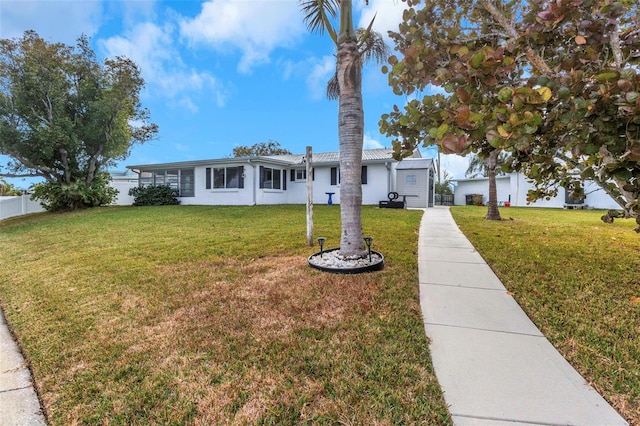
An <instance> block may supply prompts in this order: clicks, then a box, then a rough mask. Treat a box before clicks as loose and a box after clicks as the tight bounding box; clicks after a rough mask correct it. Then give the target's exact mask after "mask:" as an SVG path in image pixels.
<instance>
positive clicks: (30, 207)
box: [0, 195, 44, 220]
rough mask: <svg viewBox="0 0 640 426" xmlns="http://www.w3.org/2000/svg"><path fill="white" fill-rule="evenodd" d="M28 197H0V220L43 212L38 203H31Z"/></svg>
mask: <svg viewBox="0 0 640 426" xmlns="http://www.w3.org/2000/svg"><path fill="white" fill-rule="evenodd" d="M30 197H31V196H30V195H21V196H18V197H0V220H3V219H8V218H10V217H14V216H21V215H24V214H29V213H39V212H42V211H44V209H43V208H42V206H41V205H40V202H39V201H31V200H30Z"/></svg>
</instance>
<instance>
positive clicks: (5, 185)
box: [0, 178, 22, 197]
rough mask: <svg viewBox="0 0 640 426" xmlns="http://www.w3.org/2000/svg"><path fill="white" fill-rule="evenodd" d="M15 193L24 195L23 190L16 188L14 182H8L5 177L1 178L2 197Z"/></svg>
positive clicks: (0, 190) (0, 195)
mask: <svg viewBox="0 0 640 426" xmlns="http://www.w3.org/2000/svg"><path fill="white" fill-rule="evenodd" d="M13 195H22V191H21V190H19V189H15V188H14V186H13V185H12V184H10V183H9V182H7V181H6V180H5V179H2V178H0V197H2V196H13Z"/></svg>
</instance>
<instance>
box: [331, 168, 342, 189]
mask: <svg viewBox="0 0 640 426" xmlns="http://www.w3.org/2000/svg"><path fill="white" fill-rule="evenodd" d="M339 183H340V170H339V169H338V168H337V167H332V168H331V185H337V184H339Z"/></svg>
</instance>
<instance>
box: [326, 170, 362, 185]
mask: <svg viewBox="0 0 640 426" xmlns="http://www.w3.org/2000/svg"><path fill="white" fill-rule="evenodd" d="M360 181H361V183H362V184H363V185H366V184H367V166H362V170H361V172H360ZM338 184H340V168H339V167H332V168H331V185H338Z"/></svg>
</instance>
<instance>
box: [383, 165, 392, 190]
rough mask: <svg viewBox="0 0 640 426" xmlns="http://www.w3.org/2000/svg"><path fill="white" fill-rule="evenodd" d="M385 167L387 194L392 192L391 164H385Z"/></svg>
mask: <svg viewBox="0 0 640 426" xmlns="http://www.w3.org/2000/svg"><path fill="white" fill-rule="evenodd" d="M384 166H385V167H386V168H387V194H388V193H390V192H391V164H389V162H388V161H385V162H384Z"/></svg>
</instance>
